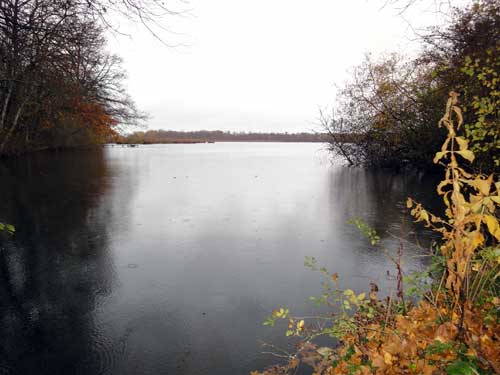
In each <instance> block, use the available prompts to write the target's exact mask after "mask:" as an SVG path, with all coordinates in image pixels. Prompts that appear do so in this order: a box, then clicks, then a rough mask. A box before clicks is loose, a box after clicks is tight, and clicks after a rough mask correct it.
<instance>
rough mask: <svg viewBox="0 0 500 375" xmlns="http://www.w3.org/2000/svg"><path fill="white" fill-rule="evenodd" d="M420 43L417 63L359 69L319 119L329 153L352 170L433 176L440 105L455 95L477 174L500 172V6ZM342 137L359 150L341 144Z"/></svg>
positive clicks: (486, 1)
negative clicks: (405, 170) (414, 170)
mask: <svg viewBox="0 0 500 375" xmlns="http://www.w3.org/2000/svg"><path fill="white" fill-rule="evenodd" d="M422 43H423V47H424V48H423V52H422V53H421V54H420V56H418V57H417V58H416V59H413V60H410V59H405V58H404V57H402V56H400V55H397V54H393V55H389V56H385V57H384V58H381V59H379V60H373V59H372V58H371V57H370V56H367V57H366V59H365V61H364V62H363V63H362V64H361V65H359V66H358V67H356V68H355V69H354V72H353V75H352V77H351V79H350V81H349V82H348V83H347V84H346V85H345V86H344V87H343V89H342V90H341V91H340V92H339V95H338V98H337V100H336V103H335V111H334V113H333V114H332V115H322V125H323V128H325V129H326V130H327V131H328V132H329V133H330V134H331V135H332V136H331V137H330V148H331V150H332V151H333V152H334V153H337V154H339V155H341V156H342V157H344V158H345V159H346V160H347V161H348V162H349V163H350V164H354V165H359V164H366V165H371V166H376V167H396V168H401V167H405V166H411V167H418V168H423V169H428V168H433V165H432V160H430V159H429V158H428V155H429V154H430V153H432V150H435V149H436V147H437V146H438V140H439V139H442V137H443V134H442V132H443V130H442V129H438V128H436V127H435V126H434V124H435V123H436V122H437V121H438V120H439V118H440V109H439V105H438V103H440V102H441V101H442V98H445V97H446V96H447V95H448V92H449V91H451V90H454V91H456V92H458V93H459V94H460V102H461V104H462V105H463V108H464V119H465V126H464V128H463V129H461V132H463V133H464V134H465V136H466V137H467V138H468V140H469V141H470V142H471V146H472V149H473V151H474V152H475V153H476V156H477V164H476V165H477V168H478V169H479V170H484V171H491V170H500V160H499V159H500V156H499V155H500V110H499V108H500V106H499V104H500V79H499V76H500V3H499V2H498V1H496V0H481V1H479V2H474V3H473V4H472V5H470V6H469V7H467V8H465V9H455V10H454V12H453V21H452V22H451V23H450V25H449V26H448V27H446V28H437V27H436V28H432V29H430V30H428V33H427V34H426V35H425V36H424V37H422ZM339 133H346V134H350V135H351V137H350V139H353V140H354V142H353V143H349V144H346V143H343V142H339V141H338V140H337V139H336V137H335V135H337V137H338V134H339Z"/></svg>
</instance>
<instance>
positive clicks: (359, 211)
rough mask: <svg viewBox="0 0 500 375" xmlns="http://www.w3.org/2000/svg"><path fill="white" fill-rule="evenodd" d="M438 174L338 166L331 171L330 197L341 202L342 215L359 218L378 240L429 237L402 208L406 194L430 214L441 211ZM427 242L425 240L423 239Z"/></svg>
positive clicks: (404, 207) (427, 232) (405, 209)
mask: <svg viewBox="0 0 500 375" xmlns="http://www.w3.org/2000/svg"><path fill="white" fill-rule="evenodd" d="M439 179H440V176H439V175H437V174H423V173H419V172H412V171H411V172H406V173H403V174H402V173H397V172H394V171H391V170H381V169H378V170H375V171H374V170H370V169H364V168H341V169H336V170H334V171H332V174H331V181H330V189H331V194H330V199H332V200H333V201H338V202H344V203H345V204H342V205H341V208H342V210H343V212H342V216H343V217H345V218H348V219H352V218H361V219H363V220H364V221H365V222H366V223H367V224H368V225H370V226H371V227H373V228H375V229H376V230H377V232H378V233H379V235H380V236H381V237H382V239H384V238H387V237H390V235H391V234H392V235H394V236H399V237H403V238H405V239H408V240H415V238H416V237H415V236H416V233H419V234H420V237H417V238H416V239H422V240H425V239H427V240H429V239H430V238H432V236H431V237H429V236H428V235H430V234H431V233H432V232H431V231H425V230H423V225H421V224H418V223H415V222H414V221H413V219H412V218H411V216H410V215H409V210H408V209H407V208H406V200H407V198H408V197H411V198H413V199H415V200H416V201H418V202H421V203H422V204H423V205H424V206H425V207H426V208H427V209H429V210H431V211H432V212H434V213H437V214H439V213H441V211H442V207H441V206H442V202H441V201H440V197H439V196H438V195H437V193H436V185H437V184H438V183H439ZM427 243H428V241H427Z"/></svg>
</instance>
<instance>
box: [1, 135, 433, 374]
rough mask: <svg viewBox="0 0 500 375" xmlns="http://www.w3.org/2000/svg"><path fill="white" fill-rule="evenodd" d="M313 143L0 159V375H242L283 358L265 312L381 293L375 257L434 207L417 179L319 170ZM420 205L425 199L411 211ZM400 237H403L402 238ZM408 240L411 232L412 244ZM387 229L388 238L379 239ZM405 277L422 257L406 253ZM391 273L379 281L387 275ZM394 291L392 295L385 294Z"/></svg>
mask: <svg viewBox="0 0 500 375" xmlns="http://www.w3.org/2000/svg"><path fill="white" fill-rule="evenodd" d="M321 147H322V146H321V145H318V144H314V143H216V144H192V145H157V146H153V145H150V146H140V147H135V148H128V147H127V148H125V147H107V148H105V149H101V150H93V151H92V152H87V151H82V152H68V153H64V152H63V153H58V154H50V153H46V154H35V155H31V156H29V157H23V158H19V159H13V160H5V161H1V162H0V181H1V183H0V197H1V199H0V221H2V222H8V223H12V224H14V225H15V226H16V229H17V232H16V234H15V235H14V236H13V237H11V238H7V237H4V238H1V244H0V248H1V251H0V374H9V375H10V374H20V375H25V374H41V375H45V374H47V375H48V374H50V375H54V374H64V375H73V374H83V375H97V374H108V375H137V374H144V375H158V374H179V375H181V374H183V375H206V374H219V375H221V374H223V375H224V374H227V375H234V374H248V373H249V372H250V371H251V370H255V369H262V368H264V367H266V366H267V365H270V364H273V363H275V362H276V358H274V357H272V356H270V355H265V354H263V353H262V352H263V351H268V350H266V349H265V348H262V347H261V346H260V344H259V343H260V342H261V341H264V342H268V343H273V344H275V345H277V346H278V347H283V348H288V349H292V348H290V347H288V346H287V345H288V343H289V341H288V339H287V338H286V337H285V335H284V329H285V327H276V328H275V329H271V328H269V327H265V326H263V325H262V322H263V321H264V319H265V318H266V317H267V316H268V315H269V314H270V313H271V311H272V310H273V309H274V308H276V307H280V306H283V307H290V308H291V310H292V311H293V312H294V313H296V314H297V315H314V314H317V311H318V310H317V308H316V307H315V305H314V304H313V303H311V301H310V300H309V296H317V295H318V293H320V291H321V283H322V282H323V281H324V278H323V277H322V276H321V275H320V274H318V273H317V272H312V271H310V270H308V269H307V268H305V267H304V257H305V256H314V257H315V258H316V259H317V260H318V262H319V264H320V265H321V266H325V267H326V268H328V269H329V270H330V271H331V272H337V273H338V274H339V277H340V282H341V285H342V286H343V287H346V288H351V289H353V290H356V292H363V291H364V292H366V291H367V290H369V286H370V282H375V283H377V285H379V287H380V289H381V291H382V292H384V293H385V292H388V291H390V290H392V289H393V288H394V287H395V285H396V280H395V278H394V265H393V263H392V261H391V260H390V259H389V258H388V257H387V255H386V254H385V253H384V252H383V251H381V250H380V248H378V249H377V248H374V247H373V246H371V245H370V243H369V241H368V240H367V239H366V238H364V237H363V235H362V234H360V232H359V231H358V229H357V228H355V227H354V226H353V225H351V224H348V220H349V219H353V218H361V219H363V220H364V221H365V222H366V223H367V224H369V225H371V226H374V227H375V228H376V229H377V230H378V231H379V233H380V235H381V237H382V239H383V245H384V247H386V248H387V249H388V250H389V251H395V250H396V249H397V247H398V245H399V240H398V239H397V238H396V236H399V235H401V234H403V236H405V237H409V239H410V240H414V238H415V237H418V238H419V240H420V241H421V243H422V245H423V246H424V247H427V246H428V244H429V239H430V237H429V232H428V231H425V230H424V231H423V230H422V226H420V225H415V224H413V223H412V221H411V218H410V215H409V213H408V211H407V209H406V207H405V201H406V197H407V196H412V197H414V198H415V199H416V200H419V201H422V202H423V203H425V204H426V205H427V206H429V207H436V205H435V203H436V202H435V201H433V200H432V199H431V200H429V196H431V197H434V196H435V194H434V189H435V183H434V181H432V179H430V178H429V177H428V176H425V177H423V176H419V175H417V174H399V175H398V174H393V173H390V172H385V171H380V170H379V171H369V170H361V169H356V168H345V167H342V166H341V165H338V164H335V163H333V165H332V164H330V163H329V161H328V156H327V155H325V154H324V153H322V152H321V151H320V149H321ZM424 198H426V199H425V200H424ZM402 232H403V233H402ZM412 232H415V233H412ZM391 233H392V234H393V235H394V236H392V235H391ZM405 255H406V256H405V259H404V265H403V266H404V269H405V270H408V271H411V270H420V269H421V268H422V266H423V264H424V262H425V260H424V259H425V258H423V257H422V256H421V251H420V250H418V249H417V248H416V247H415V246H414V245H412V243H411V241H409V242H405ZM387 271H389V274H388V273H387ZM391 288H392V289H391Z"/></svg>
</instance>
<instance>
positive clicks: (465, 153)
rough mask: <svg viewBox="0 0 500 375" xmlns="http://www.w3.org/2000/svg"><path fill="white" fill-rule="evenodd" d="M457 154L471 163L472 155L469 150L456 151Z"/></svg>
mask: <svg viewBox="0 0 500 375" xmlns="http://www.w3.org/2000/svg"><path fill="white" fill-rule="evenodd" d="M457 154H459V155H460V156H461V157H463V158H464V159H467V160H468V161H470V162H471V163H472V161H473V160H474V153H473V152H472V151H470V150H463V151H457Z"/></svg>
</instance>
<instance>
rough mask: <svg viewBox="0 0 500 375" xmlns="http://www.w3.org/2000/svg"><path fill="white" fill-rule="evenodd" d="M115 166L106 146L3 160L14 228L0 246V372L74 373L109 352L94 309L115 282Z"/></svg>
mask: <svg viewBox="0 0 500 375" xmlns="http://www.w3.org/2000/svg"><path fill="white" fill-rule="evenodd" d="M112 172H113V171H110V170H109V168H108V165H107V163H106V158H105V155H104V153H103V150H93V151H92V152H87V151H82V152H71V153H60V154H49V153H40V154H36V155H31V156H28V157H23V158H18V159H13V160H7V161H4V162H2V163H0V181H1V182H2V183H1V185H0V196H1V197H2V200H1V202H0V216H1V217H2V218H5V220H7V221H8V222H10V223H13V224H14V225H15V226H16V229H17V232H16V234H15V236H14V237H13V238H10V239H9V238H5V237H3V238H2V239H1V241H2V243H1V247H0V249H1V253H0V273H1V274H0V372H2V367H3V368H6V369H9V368H10V371H12V372H13V373H16V374H18V373H19V374H23V373H38V374H44V373H50V374H56V373H61V374H62V373H65V374H70V373H74V372H75V369H76V366H79V364H80V365H81V363H82V362H87V361H89V360H88V357H89V356H92V355H93V353H91V352H90V351H92V350H96V351H97V350H101V351H102V352H103V353H105V352H106V349H105V348H102V347H101V348H99V345H98V344H96V343H97V342H98V341H99V340H100V338H99V337H97V335H98V331H97V327H96V326H95V325H96V322H94V321H93V318H92V311H93V310H94V309H95V308H96V307H97V306H98V304H99V302H100V300H101V297H102V296H106V295H109V294H110V293H111V292H112V288H113V267H112V259H111V256H110V254H109V251H108V242H109V233H108V232H107V231H108V228H107V223H109V222H111V217H110V216H111V215H112V212H113V210H112V209H111V207H108V203H107V200H106V199H104V198H103V197H104V195H105V194H106V193H107V191H108V190H109V187H110V181H111V178H110V177H111V175H112ZM100 345H101V346H102V345H106V343H105V342H100ZM96 346H97V347H96ZM103 355H105V354H103ZM89 362H93V363H97V362H98V361H95V360H93V361H89ZM101 362H105V359H103V360H102V361H101ZM99 371H100V369H98V368H97V369H96V368H93V369H92V370H89V373H99Z"/></svg>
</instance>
